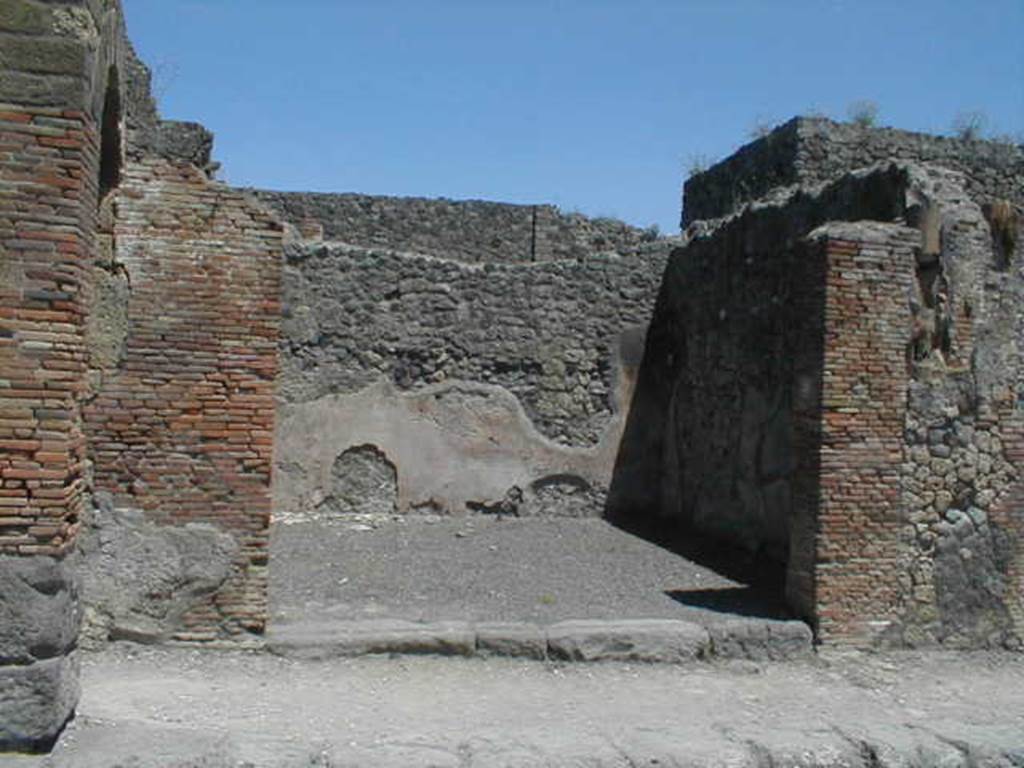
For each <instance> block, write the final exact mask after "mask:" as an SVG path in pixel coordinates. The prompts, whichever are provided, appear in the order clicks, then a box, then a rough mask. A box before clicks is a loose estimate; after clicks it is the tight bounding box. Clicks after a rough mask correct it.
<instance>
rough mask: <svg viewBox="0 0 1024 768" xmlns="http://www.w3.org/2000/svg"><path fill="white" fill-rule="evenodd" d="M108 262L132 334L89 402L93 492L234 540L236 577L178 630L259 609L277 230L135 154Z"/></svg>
mask: <svg viewBox="0 0 1024 768" xmlns="http://www.w3.org/2000/svg"><path fill="white" fill-rule="evenodd" d="M114 221H115V224H114V240H115V243H116V247H115V251H114V259H115V262H116V263H117V264H118V269H119V270H123V271H124V272H125V273H126V274H127V276H128V282H129V284H130V290H129V297H130V298H129V302H128V307H127V319H128V322H127V332H126V335H125V336H124V338H123V339H122V340H121V342H120V345H119V346H120V349H121V351H120V354H119V355H116V357H115V360H114V362H113V365H111V366H110V367H109V368H107V369H106V370H102V371H101V372H100V374H101V378H102V382H101V384H100V385H99V386H98V390H97V396H96V397H95V399H93V400H92V401H91V402H90V403H89V405H88V407H87V408H86V410H85V415H86V422H87V430H88V435H89V443H90V448H91V451H92V455H93V461H94V463H95V484H96V488H97V489H98V490H103V491H108V492H110V493H111V494H113V496H114V498H115V500H116V501H117V502H118V503H121V504H126V505H129V506H134V507H138V508H141V509H142V510H144V511H145V513H146V515H147V517H148V519H149V520H151V521H152V522H156V523H159V524H165V525H176V526H181V525H185V524H188V523H208V524H211V525H214V526H216V527H218V528H220V529H221V530H225V531H229V532H231V533H232V534H234V535H235V537H236V538H237V540H238V542H239V550H238V556H237V558H236V560H235V573H234V575H233V576H232V578H231V579H229V580H228V582H227V583H226V584H225V585H224V586H223V587H222V588H221V589H219V590H218V591H217V592H216V593H215V594H213V595H212V596H210V597H208V599H207V600H206V601H204V603H203V604H202V605H199V606H197V607H195V608H194V609H193V610H191V611H189V612H187V613H186V614H185V616H184V617H183V624H184V626H183V628H180V629H179V631H178V632H176V633H175V635H174V636H175V637H177V638H179V639H193V640H195V639H210V638H213V637H216V636H218V635H219V634H223V633H228V634H234V633H237V632H240V631H243V630H260V629H262V627H263V624H264V622H265V619H266V595H265V589H266V573H265V571H266V559H267V551H266V545H267V527H268V524H269V518H270V474H271V450H272V444H273V438H272V434H273V427H274V399H273V395H274V377H275V375H276V373H277V329H278V322H279V317H280V300H279V293H280V269H281V247H282V246H281V238H282V226H281V225H280V224H279V223H278V222H277V221H276V220H275V219H274V217H273V216H272V215H271V214H270V213H269V212H268V211H266V210H265V209H263V207H262V206H259V205H257V204H256V203H254V202H253V201H251V200H249V199H248V198H247V196H246V195H244V194H243V193H241V192H239V191H237V190H233V189H231V188H228V187H226V186H223V185H220V184H217V183H214V182H211V181H209V179H208V178H207V176H206V175H205V173H203V171H201V170H200V169H198V168H196V167H195V166H193V165H191V164H183V163H172V162H169V161H167V160H165V159H163V158H158V157H149V158H148V159H146V160H144V161H139V162H133V163H130V164H129V165H128V166H127V167H126V168H125V172H124V175H123V179H122V182H121V186H120V188H119V190H118V192H117V197H116V201H115V217H114Z"/></svg>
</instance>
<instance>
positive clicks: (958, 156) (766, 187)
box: [682, 117, 1024, 229]
mask: <svg viewBox="0 0 1024 768" xmlns="http://www.w3.org/2000/svg"><path fill="white" fill-rule="evenodd" d="M883 161H886V162H888V161H909V162H916V163H930V164H933V165H938V166H942V167H944V168H949V169H952V170H956V171H960V172H961V173H963V174H964V176H965V177H966V185H967V191H968V193H969V194H970V196H971V197H972V198H973V199H974V200H975V202H977V203H979V204H981V203H983V202H986V201H989V200H994V199H1008V200H1017V201H1019V200H1022V199H1024V148H1022V147H1021V146H1019V145H1015V144H1013V143H1010V142H1005V141H964V140H961V139H957V138H951V137H947V136H934V135H931V134H924V133H913V132H910V131H901V130H897V129H894V128H870V127H860V126H857V125H853V124H850V123H836V122H833V121H831V120H828V119H826V118H809V117H797V118H794V119H792V120H790V121H789V122H787V123H784V124H783V125H781V126H779V127H778V128H776V129H775V130H774V131H772V132H771V133H770V134H768V135H767V136H764V137H762V138H760V139H758V140H757V141H754V142H752V143H750V144H748V145H746V146H744V147H742V148H741V149H740V150H738V151H737V152H736V153H735V154H733V155H731V156H730V157H728V158H726V159H725V160H723V161H722V162H720V163H717V164H715V165H713V166H712V167H711V168H709V169H708V170H706V171H704V172H702V173H698V174H695V175H693V176H692V177H690V178H689V179H688V180H687V181H686V183H685V185H684V189H683V214H682V228H683V229H686V227H688V226H690V225H691V224H693V223H695V222H698V221H702V220H708V219H717V218H721V217H723V216H727V215H729V214H730V213H732V212H734V211H736V210H737V209H738V208H739V207H740V206H742V205H743V204H745V203H750V202H753V201H755V200H758V199H761V198H766V197H770V196H771V195H772V194H774V193H776V192H777V191H780V190H782V189H784V188H787V187H792V186H803V187H811V186H815V185H818V184H823V183H825V182H828V181H830V180H832V179H836V178H838V177H840V176H842V175H843V174H845V173H849V172H850V171H853V170H856V169H858V168H864V167H866V166H869V165H874V164H875V163H878V162H883Z"/></svg>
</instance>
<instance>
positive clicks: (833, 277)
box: [609, 164, 1024, 647]
mask: <svg viewBox="0 0 1024 768" xmlns="http://www.w3.org/2000/svg"><path fill="white" fill-rule="evenodd" d="M968 186H969V180H968V179H967V178H966V177H965V176H964V175H963V174H962V173H960V172H958V171H955V170H949V169H945V168H941V167H937V166H916V165H906V166H899V165H888V166H886V165H884V164H882V165H878V166H875V167H873V168H869V169H865V170H863V171H858V172H856V173H853V174H850V175H847V176H845V177H843V178H841V179H839V180H837V181H835V182H833V183H831V184H829V185H826V186H823V187H816V188H814V189H812V190H807V189H803V188H801V189H796V190H791V191H790V194H789V196H788V197H787V198H785V199H782V200H770V201H759V202H756V203H754V204H752V205H750V206H748V207H746V208H745V209H743V210H742V211H740V212H737V213H735V214H733V215H732V216H731V217H727V218H724V219H721V220H719V221H717V222H708V223H706V224H705V225H704V226H703V227H701V228H698V229H699V230H700V231H699V232H698V233H697V236H696V237H695V239H694V240H692V241H691V242H690V243H689V244H688V245H687V246H685V247H684V248H681V249H679V250H677V251H676V252H674V253H673V254H672V256H671V257H670V260H669V265H668V267H667V270H666V278H665V281H664V283H663V285H662V289H661V295H660V297H659V300H658V304H657V306H656V308H655V313H654V319H653V321H652V326H651V329H650V331H649V334H648V342H647V349H646V351H645V356H644V362H643V365H642V367H641V370H640V374H639V377H638V383H637V388H636V395H635V397H634V400H633V405H632V408H631V415H630V420H629V423H627V425H626V428H625V432H624V437H623V444H622V449H621V450H620V457H619V460H618V462H617V465H616V472H615V477H614V479H613V483H612V488H611V492H610V498H609V507H610V510H611V512H612V513H613V515H618V516H624V517H626V518H628V517H629V516H630V515H631V514H635V513H636V510H643V509H646V510H647V512H646V514H647V516H648V517H652V516H653V517H654V518H655V519H658V518H661V519H669V520H677V521H679V522H681V523H682V524H684V525H688V526H695V527H697V528H698V529H701V530H704V531H707V532H710V533H712V534H715V535H718V536H720V537H723V538H725V539H728V540H731V541H733V542H734V543H738V544H740V545H742V546H744V547H746V548H747V549H758V550H761V551H762V552H766V553H767V554H768V555H770V556H775V557H778V553H779V552H780V551H781V552H784V553H785V558H786V560H787V565H788V574H787V596H788V598H789V602H790V604H791V605H792V606H793V607H794V608H795V609H796V610H798V611H799V612H800V613H801V614H802V615H804V616H806V617H807V618H809V619H810V620H812V621H813V623H814V624H815V626H816V629H817V632H818V634H819V637H821V638H822V639H825V640H830V641H831V640H838V641H843V642H854V643H862V642H881V643H899V644H930V643H946V644H950V645H955V646H962V647H978V646H983V647H985V646H1011V647H1012V646H1015V645H1019V643H1020V641H1021V637H1022V634H1024V622H1022V618H1024V616H1022V599H1024V586H1022V580H1021V572H1022V568H1021V565H1022V559H1024V554H1022V553H1024V518H1022V508H1021V501H1020V500H1021V480H1022V478H1021V466H1022V465H1021V463H1020V458H1019V457H1020V455H1021V447H1020V432H1021V421H1022V412H1021V409H1020V402H1021V394H1020V393H1021V392H1024V386H1022V385H1024V381H1022V379H1021V375H1022V369H1024V366H1022V365H1021V354H1022V351H1024V322H1022V310H1021V306H1022V305H1021V298H1022V289H1024V271H1022V269H1021V260H1020V259H1019V255H1017V256H1014V257H1012V258H1010V259H1007V258H1004V255H1002V254H1000V253H999V251H998V246H997V241H998V239H999V238H998V237H997V236H996V235H994V234H993V231H992V227H991V226H990V224H989V222H988V221H987V220H986V216H985V213H984V211H985V209H984V208H983V207H982V206H979V204H978V203H977V202H976V201H974V200H972V198H971V196H970V195H969V194H967V192H966V189H967V188H968ZM1016 205H1018V206H1019V202H1018V203H1016ZM1017 210H1018V211H1019V207H1018V208H1017ZM907 224H911V225H912V226H910V227H908V226H906V225H907ZM1017 226H1018V228H1019V219H1018V220H1017ZM694 285H699V286H700V287H701V289H700V290H699V291H697V290H693V288H692V286H694ZM776 302H778V305H776ZM805 364H806V365H805ZM797 372H802V373H801V374H800V375H797ZM765 390H767V394H766V393H765ZM779 457H781V458H782V461H778V460H777V459H778V458H779ZM766 460H767V461H766ZM780 468H781V469H780ZM781 470H785V471H781ZM776 488H777V489H778V492H776ZM787 545H788V546H787Z"/></svg>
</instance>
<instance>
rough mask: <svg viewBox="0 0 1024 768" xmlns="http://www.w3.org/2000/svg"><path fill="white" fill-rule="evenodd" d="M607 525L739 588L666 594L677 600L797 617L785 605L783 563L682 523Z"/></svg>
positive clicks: (715, 608)
mask: <svg viewBox="0 0 1024 768" xmlns="http://www.w3.org/2000/svg"><path fill="white" fill-rule="evenodd" d="M608 522H610V523H611V524H612V525H614V526H615V527H616V528H619V529H620V530H623V531H626V532H628V533H630V534H632V535H634V536H638V537H639V538H641V539H644V540H645V541H648V542H650V543H652V544H655V545H656V546H659V547H661V548H663V549H665V550H667V551H669V552H672V553H673V554H675V555H678V556H679V557H681V558H683V559H685V560H688V561H690V562H692V563H696V564H697V565H700V566H702V567H704V568H707V569H709V570H712V571H714V572H715V573H717V574H718V575H720V576H722V577H724V578H726V579H729V580H731V581H734V582H739V584H740V586H723V587H717V588H711V589H672V590H666V591H665V594H666V595H667V596H668V597H670V598H672V599H673V600H675V601H676V602H678V603H680V604H682V605H684V606H687V607H690V608H701V609H704V610H709V611H714V612H717V613H723V614H732V615H739V616H749V617H753V618H764V619H792V618H796V617H795V616H794V614H793V612H792V611H791V610H790V609H789V607H788V606H787V605H786V600H785V583H786V566H785V564H783V563H779V562H777V561H775V560H772V559H770V558H768V557H766V556H764V555H762V554H760V553H752V552H750V551H749V550H745V549H742V548H740V547H736V546H732V545H730V544H728V543H726V542H723V541H722V540H720V539H715V538H713V537H711V536H708V535H707V534H704V533H701V532H700V531H696V530H694V529H692V528H688V527H686V526H682V525H679V524H674V523H669V522H656V523H652V522H651V521H649V520H646V521H641V522H637V521H627V520H622V519H609V520H608Z"/></svg>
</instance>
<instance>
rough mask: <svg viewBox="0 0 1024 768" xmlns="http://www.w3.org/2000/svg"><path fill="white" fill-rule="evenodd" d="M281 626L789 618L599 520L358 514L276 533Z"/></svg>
mask: <svg viewBox="0 0 1024 768" xmlns="http://www.w3.org/2000/svg"><path fill="white" fill-rule="evenodd" d="M271 547H272V553H271V562H272V563H273V567H272V568H271V570H270V601H271V612H272V619H271V621H272V624H273V623H278V624H279V623H282V622H294V621H303V620H309V619H310V618H315V619H317V620H331V619H344V620H358V619H373V618H388V619H405V620H409V621H443V620H459V621H527V622H535V623H538V624H550V623H553V622H556V621H563V620H567V619H634V618H670V619H686V620H691V621H698V622H700V623H708V622H713V621H716V620H718V619H721V618H726V617H729V616H735V615H736V614H742V615H751V616H764V617H777V618H785V617H787V615H786V612H785V609H784V608H783V607H782V606H781V605H780V604H779V602H778V601H777V600H773V599H772V598H771V596H770V595H764V594H761V592H760V590H758V589H756V587H757V585H754V587H755V588H751V587H749V586H748V585H745V584H742V583H740V582H738V581H734V580H731V579H729V578H726V577H724V576H721V575H719V574H718V573H716V572H715V571H713V570H711V569H710V568H707V567H704V566H702V565H699V564H697V563H695V562H692V561H690V560H687V559H685V558H683V557H681V556H679V555H677V554H674V553H672V552H670V551H668V550H666V549H663V548H661V547H659V546H656V545H654V544H651V543H649V542H647V541H644V540H643V539H640V538H638V537H636V536H634V535H632V534H629V533H626V532H625V531H622V530H620V529H618V528H615V527H614V526H612V525H610V524H609V523H607V522H605V521H603V520H599V519H550V518H548V519H518V518H508V517H506V518H497V517H493V516H485V515H479V516H473V517H465V518H437V517H426V516H421V517H416V516H410V517H406V518H398V519H392V518H388V517H376V518H375V517H371V516H349V517H348V518H343V519H340V520H339V521H338V522H335V523H330V524H323V523H295V524H291V525H278V526H276V527H275V529H274V530H273V533H272V538H271Z"/></svg>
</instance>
